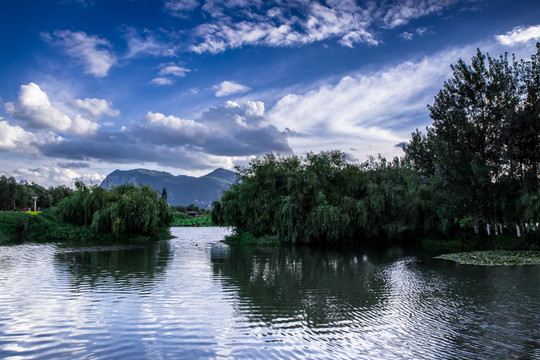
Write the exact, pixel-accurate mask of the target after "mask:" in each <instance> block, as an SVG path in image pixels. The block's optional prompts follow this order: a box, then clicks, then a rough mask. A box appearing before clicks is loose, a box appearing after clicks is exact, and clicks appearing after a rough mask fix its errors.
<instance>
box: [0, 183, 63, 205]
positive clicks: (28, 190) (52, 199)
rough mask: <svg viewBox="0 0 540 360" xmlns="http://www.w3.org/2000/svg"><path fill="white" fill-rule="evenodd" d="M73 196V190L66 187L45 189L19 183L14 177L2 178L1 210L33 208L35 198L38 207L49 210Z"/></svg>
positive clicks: (33, 184) (31, 184)
mask: <svg viewBox="0 0 540 360" xmlns="http://www.w3.org/2000/svg"><path fill="white" fill-rule="evenodd" d="M72 194H73V189H70V188H69V187H67V186H65V185H61V186H56V187H53V186H50V187H49V188H45V187H43V186H41V185H38V184H35V183H28V182H20V183H18V182H17V180H15V178H14V177H9V178H8V177H6V176H3V175H2V176H0V210H4V211H7V210H22V209H23V208H32V207H33V204H34V197H37V198H38V200H37V201H38V206H39V207H40V208H41V209H47V208H50V207H53V206H56V205H57V204H58V203H59V202H60V201H62V199H64V198H66V197H69V196H71V195H72Z"/></svg>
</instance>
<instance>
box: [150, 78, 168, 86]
mask: <svg viewBox="0 0 540 360" xmlns="http://www.w3.org/2000/svg"><path fill="white" fill-rule="evenodd" d="M150 82H151V83H152V84H156V85H172V84H173V80H172V79H169V78H164V77H157V78H154V79H152V81H150Z"/></svg>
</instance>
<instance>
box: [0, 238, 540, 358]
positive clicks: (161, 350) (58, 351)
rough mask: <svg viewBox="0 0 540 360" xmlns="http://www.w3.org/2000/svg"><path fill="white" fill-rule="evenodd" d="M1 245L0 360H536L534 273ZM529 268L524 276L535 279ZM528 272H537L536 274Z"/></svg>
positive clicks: (317, 255) (210, 248)
mask: <svg viewBox="0 0 540 360" xmlns="http://www.w3.org/2000/svg"><path fill="white" fill-rule="evenodd" d="M173 233H174V234H175V235H177V236H178V237H177V238H176V239H172V240H170V241H165V242H161V243H159V244H155V245H148V246H146V245H137V246H134V247H133V246H112V247H108V246H105V247H103V246H100V247H85V248H61V247H59V246H56V245H19V246H10V247H0V270H1V271H0V289H1V291H0V358H6V357H13V358H27V359H29V358H33V359H48V358H64V359H89V358H130V359H162V358H265V359H284V358H287V359H305V358H312V359H319V358H324V359H327V358H332V359H334V358H335V359H351V358H354V359H403V358H415V359H433V358H456V359H469V358H535V356H536V357H538V355H539V350H538V349H540V329H539V328H538V323H540V307H539V306H538V303H539V302H540V290H538V288H539V287H538V286H536V287H533V286H530V285H531V284H539V283H540V276H539V275H538V273H539V272H538V271H537V269H538V267H537V268H529V269H528V270H525V269H513V270H501V269H482V270H478V271H476V270H475V269H474V267H472V268H471V267H463V266H461V267H460V266H453V265H452V266H450V265H448V264H446V263H440V262H433V263H428V264H426V263H420V262H419V261H418V259H417V258H416V257H415V256H411V257H409V256H405V255H401V254H399V255H397V256H395V257H394V258H392V259H390V260H389V259H388V258H384V259H381V260H379V259H378V258H377V256H375V255H372V254H370V255H369V256H367V255H366V254H362V253H354V254H351V253H343V252H324V253H323V252H321V250H314V249H310V250H306V249H268V248H264V249H260V248H242V247H240V248H234V247H228V246H227V245H225V244H222V243H219V242H218V241H219V240H221V239H222V238H223V237H224V236H225V235H226V234H227V230H224V229H215V228H209V229H208V228H207V229H184V228H182V229H173ZM531 269H532V270H531ZM535 269H536V270H535Z"/></svg>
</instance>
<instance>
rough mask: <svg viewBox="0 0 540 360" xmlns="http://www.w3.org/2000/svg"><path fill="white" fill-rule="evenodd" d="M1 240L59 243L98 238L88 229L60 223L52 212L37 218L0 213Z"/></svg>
mask: <svg viewBox="0 0 540 360" xmlns="http://www.w3.org/2000/svg"><path fill="white" fill-rule="evenodd" d="M0 239H3V240H4V241H8V242H21V241H34V242H58V241H89V240H97V239H98V236H97V234H94V233H92V231H91V230H90V229H89V228H88V227H79V226H74V225H70V224H65V223H61V222H59V221H58V219H57V218H56V216H55V215H54V212H53V211H51V210H47V211H44V212H42V213H40V214H38V215H35V216H34V215H30V214H28V213H26V212H20V211H0Z"/></svg>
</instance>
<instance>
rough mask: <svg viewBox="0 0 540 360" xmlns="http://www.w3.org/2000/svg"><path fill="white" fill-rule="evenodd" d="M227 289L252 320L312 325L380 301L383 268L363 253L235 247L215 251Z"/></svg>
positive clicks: (345, 317) (215, 263)
mask: <svg viewBox="0 0 540 360" xmlns="http://www.w3.org/2000/svg"><path fill="white" fill-rule="evenodd" d="M211 254H212V264H213V271H214V274H215V275H218V276H219V277H220V278H221V279H222V281H223V286H224V288H233V289H234V290H236V291H237V292H238V295H239V297H240V301H241V303H240V310H242V309H245V310H247V311H246V314H245V315H246V316H247V317H248V318H250V319H251V320H253V321H263V322H265V323H266V322H275V321H280V319H281V320H286V319H289V320H290V319H296V320H299V321H302V323H304V324H307V325H308V326H310V327H317V326H320V325H324V324H330V323H335V322H339V321H350V320H351V315H352V312H355V313H357V312H358V311H362V310H363V309H365V310H368V309H369V308H371V307H373V306H374V305H376V304H377V303H378V302H379V301H381V292H383V291H384V288H385V283H384V278H383V277H382V276H380V274H379V273H378V272H379V271H378V267H377V266H375V265H374V264H373V263H371V262H370V260H369V257H368V256H366V255H364V254H363V253H361V252H341V251H328V250H326V251H325V250H318V249H312V248H306V247H301V248H263V247H249V246H238V245H233V246H231V247H230V248H229V249H228V251H227V250H226V249H224V248H218V249H213V251H212V253H211Z"/></svg>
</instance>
